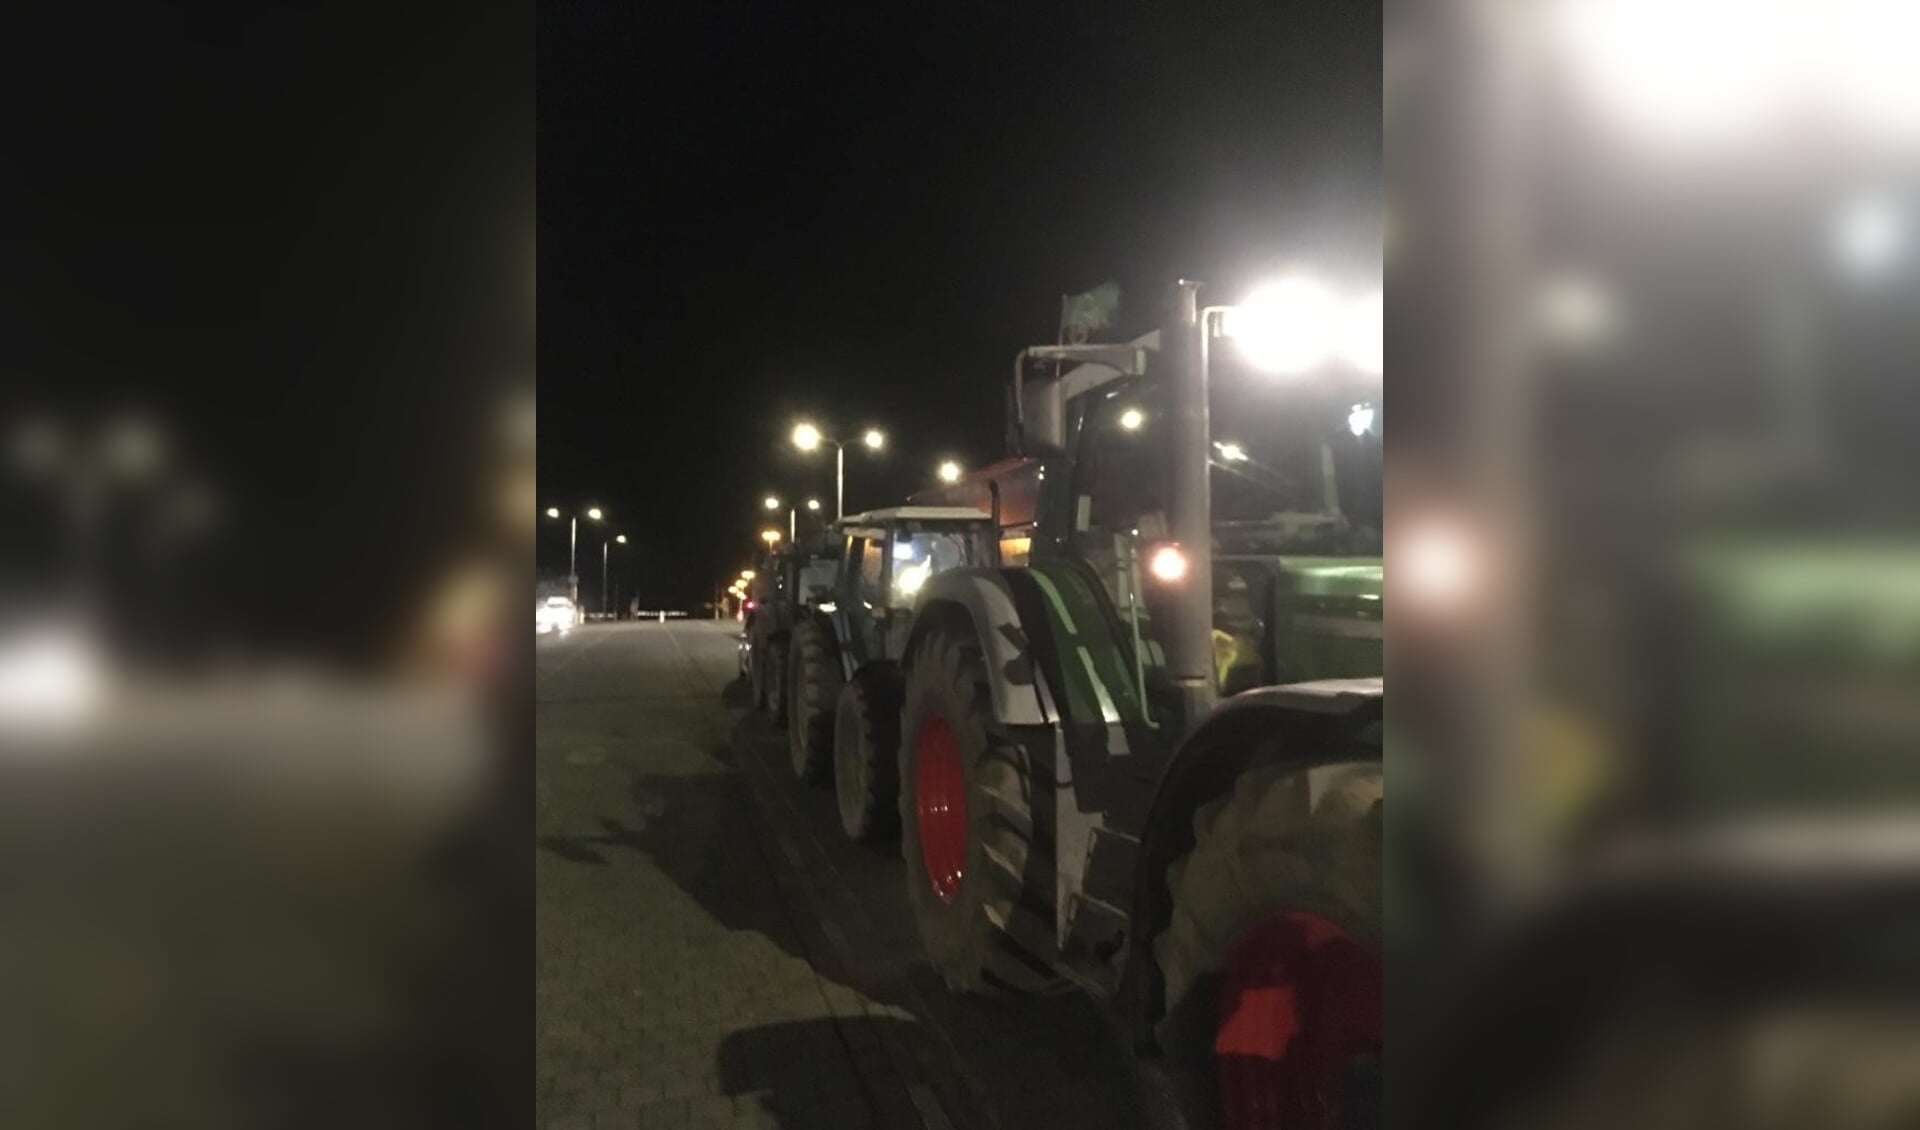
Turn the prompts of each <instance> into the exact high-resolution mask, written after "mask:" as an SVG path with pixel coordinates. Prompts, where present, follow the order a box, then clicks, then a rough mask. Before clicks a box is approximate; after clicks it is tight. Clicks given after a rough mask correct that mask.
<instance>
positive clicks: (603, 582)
mask: <svg viewBox="0 0 1920 1130" xmlns="http://www.w3.org/2000/svg"><path fill="white" fill-rule="evenodd" d="M612 544H613V540H612V539H611V538H609V539H607V540H606V541H603V542H601V543H600V615H602V616H605V615H606V614H607V548H608V547H609V546H611V545H612Z"/></svg>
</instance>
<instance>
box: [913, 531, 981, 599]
mask: <svg viewBox="0 0 1920 1130" xmlns="http://www.w3.org/2000/svg"><path fill="white" fill-rule="evenodd" d="M983 537H984V535H983V533H982V532H979V531H974V530H969V529H964V528H958V529H956V528H953V527H926V526H920V525H917V524H916V525H914V526H910V527H905V528H901V529H897V530H895V531H894V532H893V548H892V550H891V551H890V552H891V554H892V557H893V599H894V601H895V602H896V603H903V604H904V603H911V602H912V601H913V599H914V598H915V596H917V595H918V594H919V592H920V588H921V586H922V585H925V584H926V582H927V578H928V577H931V576H933V575H935V574H936V573H944V572H946V571H947V570H949V569H959V568H963V567H965V566H968V565H978V564H981V563H983V562H984V561H985V560H986V555H985V552H984V549H983V544H984V541H983Z"/></svg>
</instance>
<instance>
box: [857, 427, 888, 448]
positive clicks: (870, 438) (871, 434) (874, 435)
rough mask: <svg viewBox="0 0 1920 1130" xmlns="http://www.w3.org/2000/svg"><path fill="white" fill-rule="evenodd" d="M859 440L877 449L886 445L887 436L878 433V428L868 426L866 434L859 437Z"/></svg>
mask: <svg viewBox="0 0 1920 1130" xmlns="http://www.w3.org/2000/svg"><path fill="white" fill-rule="evenodd" d="M860 442H861V443H864V444H866V445H867V446H868V447H871V448H872V449H874V450H875V451H878V450H880V449H881V448H882V447H884V446H886V443H887V437H886V436H883V435H881V434H880V429H879V428H868V429H867V434H866V435H864V436H861V437H860Z"/></svg>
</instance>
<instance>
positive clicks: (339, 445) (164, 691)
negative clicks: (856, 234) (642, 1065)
mask: <svg viewBox="0 0 1920 1130" xmlns="http://www.w3.org/2000/svg"><path fill="white" fill-rule="evenodd" d="M531 23H532V21H531V13H530V12H525V11H521V10H518V9H517V8H512V7H507V8H502V6H500V5H492V6H488V5H480V6H468V7H467V8H465V9H463V12H462V15H461V19H460V20H459V21H458V23H457V24H452V25H450V24H448V23H446V22H444V21H442V20H438V19H429V18H427V17H425V16H424V15H411V14H406V13H400V12H394V11H387V10H384V9H383V10H379V11H372V10H359V11H356V10H354V9H353V8H352V6H348V7H345V8H340V7H335V8H329V9H328V11H327V12H326V13H325V14H317V13H294V12H285V11H279V10H250V11H247V12H244V13H216V12H208V11H198V10H196V11H192V12H189V11H184V10H173V9H164V10H162V9H148V10H143V11H140V12H135V13H122V14H115V15H113V16H112V17H111V18H108V17H106V16H104V15H102V14H101V13H98V12H89V13H87V14H86V15H84V16H79V15H76V16H72V17H66V16H62V15H59V14H57V13H42V14H39V15H35V16H32V17H30V18H25V19H23V21H22V23H21V25H20V26H19V27H17V28H16V29H15V32H14V34H13V35H11V36H10V39H12V41H13V45H14V46H15V47H16V48H17V49H18V50H20V51H21V52H23V53H25V54H26V55H27V56H28V57H27V58H25V59H20V60H15V61H12V62H10V63H9V66H8V73H9V78H10V79H11V80H12V82H11V84H10V85H11V86H12V88H13V89H14V90H15V92H16V95H17V96H16V97H15V98H12V99H9V100H8V104H9V108H8V110H7V111H5V113H6V114H7V116H8V119H9V120H8V129H7V135H8V137H9V138H10V147H9V154H8V158H7V160H6V162H5V163H6V166H7V173H6V175H5V177H4V178H0V179H3V180H4V187H0V199H4V202H5V203H6V205H7V207H6V208H5V209H4V210H0V216H4V217H5V218H4V219H3V220H0V247H4V253H0V296H4V298H3V300H0V301H3V303H4V305H3V306H0V309H4V312H5V313H4V327H5V328H4V331H0V372H4V373H5V376H4V378H0V876H3V878H0V889H3V890H4V891H5V896H4V900H5V908H6V909H5V910H4V912H0V1125H6V1126H10V1127H16V1126H17V1127H93V1126H131V1125H140V1126H155V1127H160V1126H179V1127H243V1126H270V1125H272V1126H283V1125H351V1126H366V1127H373V1126H400V1125H405V1126H420V1125H449V1126H463V1127H464V1126H479V1125H491V1124H495V1123H499V1124H503V1125H524V1124H525V1123H526V1122H527V1121H528V1119H529V1118H530V1117H531V1106H532V1103H531V1085H532V1078H531V1075H530V1073H529V1072H528V1071H527V1069H526V1062H525V1061H526V1056H525V1052H524V1049H525V1047H526V1046H527V1043H526V1035H527V1033H529V1032H530V1031H531V1004H530V1000H528V999H523V998H527V996H528V995H527V994H525V993H523V992H519V991H517V990H515V988H514V986H524V985H525V984H527V982H528V979H529V977H530V974H529V970H530V962H531V938H530V934H531V924H530V921H531V915H530V905H531V904H530V897H529V895H530V892H529V880H528V878H527V871H528V870H529V868H528V866H527V860H526V858H525V857H526V855H527V852H526V850H525V849H526V845H527V842H528V840H529V838H530V834H529V831H528V828H527V825H526V823H525V811H526V808H527V805H526V804H525V803H524V798H525V797H526V796H527V794H528V789H527V787H526V786H525V784H524V781H523V780H522V779H521V777H520V763H521V762H520V759H519V757H518V756H513V755H520V754H524V752H525V750H526V739H527V735H528V734H529V733H530V707H529V706H528V704H527V702H526V701H525V700H526V698H527V690H526V687H527V682H526V680H525V678H524V671H525V660H526V651H527V648H528V641H527V639H526V636H527V634H528V633H527V630H526V628H525V625H524V621H525V619H526V618H525V616H524V615H523V614H522V613H523V611H524V604H525V600H524V594H525V593H526V592H527V591H528V586H529V584H530V582H531V569H530V560H531V537H532V517H533V515H534V514H535V507H534V503H535V498H534V488H533V436H534V420H533V399H532V342H533V329H534V326H533V264H534V240H533V212H532V195H533V194H532V183H533V178H532V157H533V137H532V117H531V110H532V53H533V46H532V41H531ZM509 610H511V611H512V612H513V613H514V614H513V615H511V616H509V615H508V614H507V613H508V611H509ZM509 751H511V754H512V755H510V753H509Z"/></svg>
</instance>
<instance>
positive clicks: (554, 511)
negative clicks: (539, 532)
mask: <svg viewBox="0 0 1920 1130" xmlns="http://www.w3.org/2000/svg"><path fill="white" fill-rule="evenodd" d="M559 516H560V508H559V507H558V506H549V507H547V517H549V518H558V517H559Z"/></svg>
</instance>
